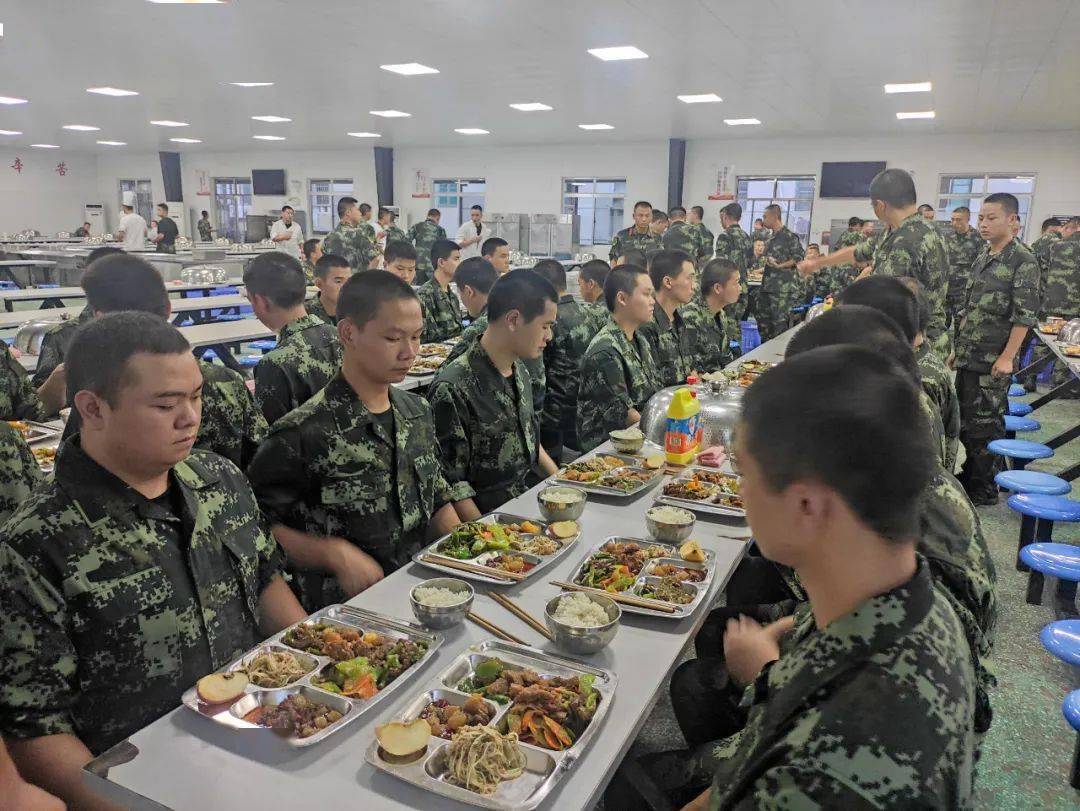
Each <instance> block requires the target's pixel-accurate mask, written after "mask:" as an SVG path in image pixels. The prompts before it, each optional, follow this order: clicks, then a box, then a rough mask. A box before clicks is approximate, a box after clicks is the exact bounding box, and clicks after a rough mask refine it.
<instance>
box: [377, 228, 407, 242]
mask: <svg viewBox="0 0 1080 811" xmlns="http://www.w3.org/2000/svg"><path fill="white" fill-rule="evenodd" d="M383 236H384V237H385V238H386V244H387V245H389V244H390V243H391V242H408V241H409V238H408V237H407V236H405V232H404V231H402V230H401V229H400V228H398V227H397V226H396V225H388V226H386V228H385V229H383Z"/></svg>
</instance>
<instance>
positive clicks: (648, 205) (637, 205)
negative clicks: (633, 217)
mask: <svg viewBox="0 0 1080 811" xmlns="http://www.w3.org/2000/svg"><path fill="white" fill-rule="evenodd" d="M639 208H652V203H650V202H649V201H648V200H638V201H637V202H636V203H634V211H637V210H638V209H639Z"/></svg>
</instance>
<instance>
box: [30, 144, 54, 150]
mask: <svg viewBox="0 0 1080 811" xmlns="http://www.w3.org/2000/svg"><path fill="white" fill-rule="evenodd" d="M30 146H32V147H34V149H59V148H60V146H59V144H30Z"/></svg>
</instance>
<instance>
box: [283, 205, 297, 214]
mask: <svg viewBox="0 0 1080 811" xmlns="http://www.w3.org/2000/svg"><path fill="white" fill-rule="evenodd" d="M294 210H295V209H293V207H292V206H290V205H284V206H282V207H281V211H282V213H284V212H286V211H294Z"/></svg>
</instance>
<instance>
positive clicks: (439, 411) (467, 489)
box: [428, 383, 476, 501]
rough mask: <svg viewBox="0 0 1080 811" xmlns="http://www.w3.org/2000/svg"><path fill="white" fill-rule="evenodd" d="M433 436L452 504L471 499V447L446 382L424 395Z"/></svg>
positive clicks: (457, 403)
mask: <svg viewBox="0 0 1080 811" xmlns="http://www.w3.org/2000/svg"><path fill="white" fill-rule="evenodd" d="M428 400H429V402H430V403H431V416H432V419H433V421H434V423H435V436H436V437H437V438H438V441H439V459H440V460H441V461H442V466H443V473H444V474H445V476H446V480H447V482H448V483H449V488H450V492H451V496H452V498H453V500H454V501H461V500H463V499H466V498H472V497H473V496H475V495H476V491H475V490H474V489H473V487H472V485H471V484H470V483H469V467H470V463H471V456H472V454H471V446H470V445H469V436H468V434H467V433H466V431H465V423H466V421H467V417H466V414H465V406H464V403H462V402H461V401H460V400H459V398H457V397H456V396H455V395H454V393H453V392H452V391H451V386H450V384H449V383H438V384H436V385H435V386H434V387H433V390H432V392H431V393H430V395H429V396H428Z"/></svg>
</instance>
